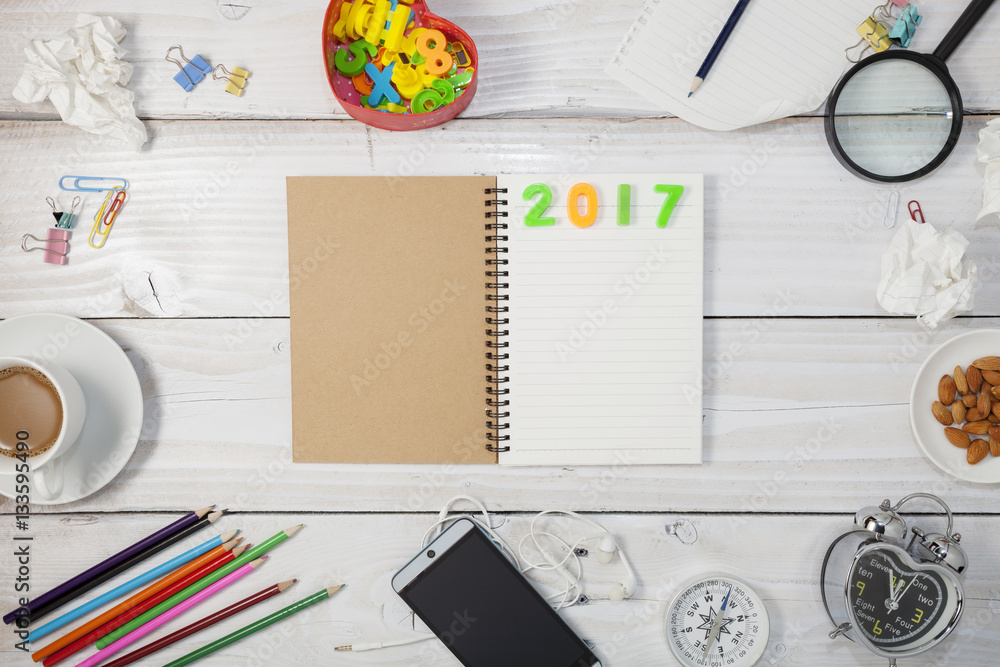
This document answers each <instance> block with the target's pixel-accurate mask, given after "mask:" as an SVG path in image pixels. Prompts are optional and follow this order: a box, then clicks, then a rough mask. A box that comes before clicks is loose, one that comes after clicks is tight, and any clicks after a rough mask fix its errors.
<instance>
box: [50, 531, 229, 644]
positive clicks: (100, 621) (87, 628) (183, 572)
mask: <svg viewBox="0 0 1000 667" xmlns="http://www.w3.org/2000/svg"><path fill="white" fill-rule="evenodd" d="M242 539H243V538H242V537H240V538H236V539H234V540H230V541H228V542H226V543H225V544H223V545H221V546H217V547H215V548H214V549H212V550H211V551H209V552H207V553H204V554H202V555H201V556H199V557H198V558H195V559H194V560H193V561H191V562H190V563H188V564H187V565H184V566H183V567H179V568H177V569H176V570H174V571H173V572H171V573H170V574H168V575H167V576H165V577H163V578H162V579H160V580H159V581H157V582H156V583H153V584H150V585H149V586H147V587H146V588H144V589H142V590H141V591H139V592H138V593H136V594H135V595H133V596H132V597H130V598H129V599H127V600H125V601H124V602H122V603H120V604H118V605H116V606H115V607H112V608H111V609H109V610H108V611H106V612H104V613H103V614H101V615H100V616H98V617H97V618H95V619H94V620H92V621H89V622H87V623H85V624H83V625H81V626H80V627H79V628H77V629H75V630H73V631H72V632H69V633H67V634H66V635H64V636H62V637H60V638H59V639H57V640H56V641H54V642H52V643H51V644H49V645H48V646H46V647H45V648H42V649H39V650H38V651H35V652H34V653H32V654H31V659H32V660H34V661H35V662H38V661H40V660H44V659H45V658H47V657H49V656H50V655H52V654H53V653H55V652H56V651H58V650H60V649H62V648H64V647H66V646H69V645H70V644H72V643H73V642H75V641H76V640H77V639H79V638H80V637H84V636H86V635H87V634H88V633H90V632H92V631H94V630H96V629H97V628H99V627H101V626H102V625H104V624H105V623H107V622H108V621H110V620H112V619H114V618H116V617H117V616H120V615H121V614H123V613H125V612H126V611H128V610H129V609H132V608H133V607H135V606H137V605H139V604H140V603H142V602H143V601H144V600H147V599H149V598H150V597H152V596H154V595H156V594H157V593H159V592H160V591H162V590H163V589H165V588H167V587H169V586H170V585H171V584H174V583H176V582H178V581H180V580H181V579H183V578H184V577H186V576H188V575H189V574H191V573H192V572H195V571H196V570H198V569H199V568H201V567H203V566H205V565H207V564H208V563H211V562H212V561H214V560H215V559H217V558H219V557H220V556H223V555H225V554H226V553H228V552H229V551H231V550H232V548H233V547H235V546H236V545H237V544H238V543H239V541H240V540H242Z"/></svg>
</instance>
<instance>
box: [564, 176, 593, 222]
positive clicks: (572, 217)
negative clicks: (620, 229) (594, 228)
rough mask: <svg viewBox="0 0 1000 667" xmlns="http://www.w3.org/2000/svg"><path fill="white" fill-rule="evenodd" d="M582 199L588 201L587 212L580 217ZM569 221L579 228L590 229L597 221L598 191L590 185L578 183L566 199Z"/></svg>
mask: <svg viewBox="0 0 1000 667" xmlns="http://www.w3.org/2000/svg"><path fill="white" fill-rule="evenodd" d="M580 197H583V198H585V199H586V200H587V212H586V213H585V214H584V215H580ZM566 211H567V212H568V213H569V221H570V222H572V223H573V224H574V225H576V226H577V227H590V226H591V225H592V224H594V221H595V220H597V190H595V189H594V186H593V185H591V184H590V183H577V184H576V185H574V186H573V187H572V188H570V190H569V197H567V198H566Z"/></svg>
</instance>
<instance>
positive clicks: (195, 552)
mask: <svg viewBox="0 0 1000 667" xmlns="http://www.w3.org/2000/svg"><path fill="white" fill-rule="evenodd" d="M238 532H239V531H238V530H231V531H229V532H228V533H223V534H222V535H219V536H218V537H213V538H212V539H210V540H209V541H208V542H205V543H204V544H199V545H198V546H196V547H195V548H194V549H191V550H190V551H185V552H184V553H182V554H181V555H180V556H177V557H176V558H173V559H171V560H168V561H167V562H166V563H164V564H163V565H159V566H157V567H154V568H153V569H152V570H149V571H148V572H146V573H145V574H140V575H139V576H138V577H136V578H135V579H132V580H130V581H127V582H125V583H124V584H122V585H121V586H119V587H118V588H115V589H113V590H110V591H108V592H107V593H105V594H104V595H102V596H100V597H98V598H95V599H93V600H91V601H90V602H87V603H86V604H82V605H80V606H79V607H77V608H76V609H74V610H73V611H69V612H66V613H65V614H63V615H62V616H60V617H59V618H57V619H55V620H54V621H49V622H48V623H46V624H45V625H43V626H41V627H40V628H36V629H34V630H32V631H31V632H30V633H29V634H28V641H29V642H33V641H37V640H39V639H41V638H42V637H44V636H45V635H47V634H49V633H50V632H53V631H55V630H58V629H59V628H61V627H62V626H64V625H66V624H67V623H69V622H70V621H75V620H76V619H78V618H80V617H81V616H83V615H84V614H86V613H88V612H90V611H93V610H94V609H97V608H98V607H100V606H102V605H104V604H106V603H108V602H111V601H112V600H114V599H116V598H119V597H121V596H122V595H125V594H126V593H128V592H129V591H131V590H134V589H136V588H138V587H139V586H142V585H144V584H147V583H149V582H150V581H152V580H153V579H157V578H159V577H160V576H162V575H164V574H167V573H169V572H173V571H174V570H176V569H177V568H179V567H180V566H182V565H184V564H186V563H188V562H190V561H192V560H194V559H195V558H197V557H198V556H201V555H202V554H205V553H208V552H209V551H211V550H212V549H214V548H216V547H218V546H222V545H223V544H225V543H226V542H228V541H229V540H231V539H233V537H234V536H235V535H236V533H238Z"/></svg>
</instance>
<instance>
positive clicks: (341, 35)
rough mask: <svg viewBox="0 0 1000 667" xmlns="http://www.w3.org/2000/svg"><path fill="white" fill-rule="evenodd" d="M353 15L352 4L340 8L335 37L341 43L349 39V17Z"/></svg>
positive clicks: (345, 4) (334, 27)
mask: <svg viewBox="0 0 1000 667" xmlns="http://www.w3.org/2000/svg"><path fill="white" fill-rule="evenodd" d="M350 13H351V3H349V2H345V3H344V4H342V5H341V6H340V19H339V20H338V21H337V22H336V23H335V24H334V26H333V35H334V37H336V38H337V39H339V40H340V41H344V40H345V39H347V17H348V16H349V15H350Z"/></svg>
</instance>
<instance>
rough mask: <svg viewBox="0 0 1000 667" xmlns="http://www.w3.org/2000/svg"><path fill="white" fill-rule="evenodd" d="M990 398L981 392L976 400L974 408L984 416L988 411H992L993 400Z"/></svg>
mask: <svg viewBox="0 0 1000 667" xmlns="http://www.w3.org/2000/svg"><path fill="white" fill-rule="evenodd" d="M990 396H991V395H990V394H988V393H986V392H985V391H981V392H979V397H978V398H977V399H976V407H977V408H978V409H979V412H980V413H982V414H983V415H984V416H985V415H988V414H990V411H991V410H992V409H993V399H992V398H990Z"/></svg>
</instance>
